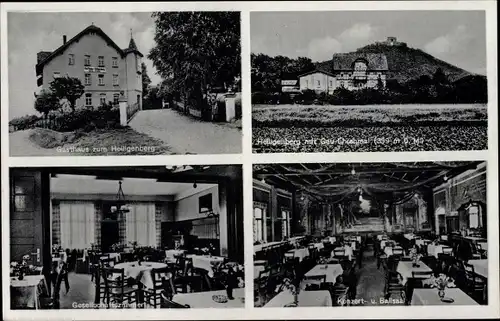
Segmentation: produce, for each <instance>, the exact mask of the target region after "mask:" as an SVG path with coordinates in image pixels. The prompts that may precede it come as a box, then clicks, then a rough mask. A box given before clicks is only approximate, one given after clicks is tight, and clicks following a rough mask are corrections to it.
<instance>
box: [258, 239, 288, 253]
mask: <svg viewBox="0 0 500 321" xmlns="http://www.w3.org/2000/svg"><path fill="white" fill-rule="evenodd" d="M283 243H284V242H281V241H280V242H269V243H262V244H257V245H254V246H253V253H254V254H255V253H257V252H260V251H262V250H265V249H266V248H268V247H270V246H274V245H279V244H283Z"/></svg>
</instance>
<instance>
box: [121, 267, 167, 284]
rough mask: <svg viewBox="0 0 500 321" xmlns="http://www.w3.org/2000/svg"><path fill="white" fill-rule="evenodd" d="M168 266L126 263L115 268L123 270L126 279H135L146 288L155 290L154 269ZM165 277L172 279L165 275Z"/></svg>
mask: <svg viewBox="0 0 500 321" xmlns="http://www.w3.org/2000/svg"><path fill="white" fill-rule="evenodd" d="M166 266H167V265H166V264H164V263H159V262H141V265H139V264H138V263H137V261H136V262H124V263H119V264H116V265H115V266H114V268H115V269H123V270H124V274H125V278H133V279H136V280H137V281H139V282H141V283H142V284H143V285H144V286H145V287H146V288H153V279H152V277H151V270H152V269H160V268H164V267H166ZM165 277H170V276H168V275H165Z"/></svg>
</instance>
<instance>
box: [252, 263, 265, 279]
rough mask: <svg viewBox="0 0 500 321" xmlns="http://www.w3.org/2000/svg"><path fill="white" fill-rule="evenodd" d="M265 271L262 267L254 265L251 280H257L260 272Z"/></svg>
mask: <svg viewBox="0 0 500 321" xmlns="http://www.w3.org/2000/svg"><path fill="white" fill-rule="evenodd" d="M265 269H266V267H265V266H263V265H254V266H253V279H254V280H257V279H258V278H259V275H260V272H262V271H264V270H265Z"/></svg>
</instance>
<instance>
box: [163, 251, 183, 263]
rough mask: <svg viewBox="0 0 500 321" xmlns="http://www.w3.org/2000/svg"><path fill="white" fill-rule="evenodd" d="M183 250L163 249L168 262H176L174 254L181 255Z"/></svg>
mask: <svg viewBox="0 0 500 321" xmlns="http://www.w3.org/2000/svg"><path fill="white" fill-rule="evenodd" d="M185 252H186V250H165V259H167V261H168V262H176V261H177V258H176V256H179V255H183V254H184V253H185Z"/></svg>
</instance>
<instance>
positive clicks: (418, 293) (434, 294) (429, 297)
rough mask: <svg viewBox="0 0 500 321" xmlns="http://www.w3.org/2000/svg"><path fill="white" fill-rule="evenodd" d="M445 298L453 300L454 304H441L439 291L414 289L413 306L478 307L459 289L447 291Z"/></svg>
mask: <svg viewBox="0 0 500 321" xmlns="http://www.w3.org/2000/svg"><path fill="white" fill-rule="evenodd" d="M445 298H452V299H453V300H454V302H453V303H445V302H441V300H440V299H439V296H438V290H437V289H420V288H419V289H414V290H413V296H412V298H411V305H478V303H477V302H476V301H474V300H473V299H472V298H471V297H469V296H468V295H467V294H466V293H464V292H463V291H462V290H460V289H459V288H452V289H449V288H448V289H446V291H445Z"/></svg>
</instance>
